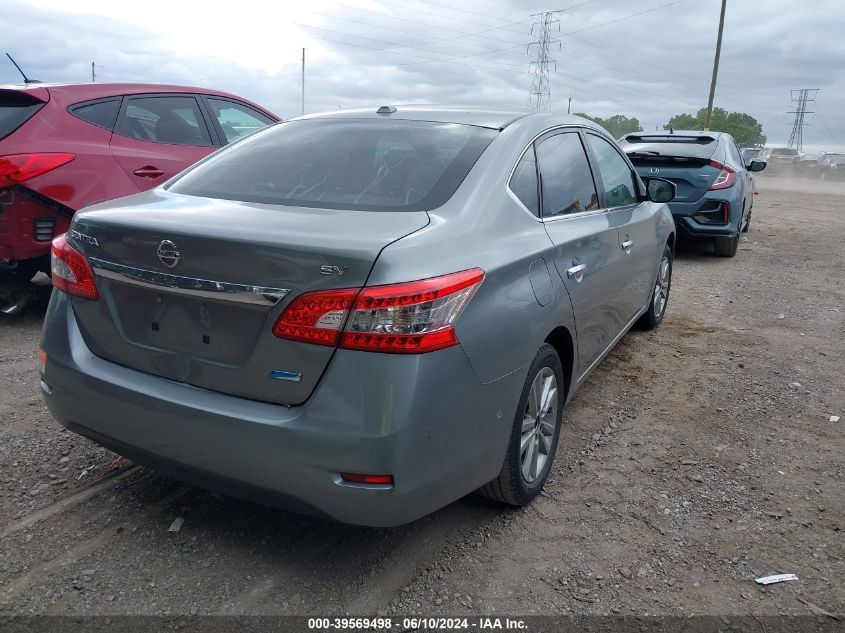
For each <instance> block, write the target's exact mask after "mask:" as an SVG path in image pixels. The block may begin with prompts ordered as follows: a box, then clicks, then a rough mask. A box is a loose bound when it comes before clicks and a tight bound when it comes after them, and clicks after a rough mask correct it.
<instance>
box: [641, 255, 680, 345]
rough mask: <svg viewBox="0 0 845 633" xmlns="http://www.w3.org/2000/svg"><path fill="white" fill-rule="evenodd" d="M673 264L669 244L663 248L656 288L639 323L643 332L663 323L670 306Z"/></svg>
mask: <svg viewBox="0 0 845 633" xmlns="http://www.w3.org/2000/svg"><path fill="white" fill-rule="evenodd" d="M672 262H673V256H672V249H671V248H669V245H668V244H667V245H666V246H664V247H663V255H661V256H660V266H659V267H658V269H657V279H656V280H655V282H654V287H653V288H652V289H651V296H650V297H649V300H648V310H647V311H646V313H645V314H643V315H642V316H641V317H640V320H639V321H637V327H638V328H639V329H641V330H653V329H654V328H656V327H657V326H658V325H660V322H661V321H663V315H665V314H666V306H668V305H669V290H670V289H671V288H672Z"/></svg>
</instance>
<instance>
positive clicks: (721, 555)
mask: <svg viewBox="0 0 845 633" xmlns="http://www.w3.org/2000/svg"><path fill="white" fill-rule="evenodd" d="M774 186H775V181H773V180H769V179H766V178H761V179H760V181H759V188H760V190H761V195H760V196H758V197H757V199H756V207H755V209H754V215H753V223H752V228H751V231H750V232H749V233H747V234H746V236H747V237H743V240H742V242H741V244H740V252H739V253H738V255H737V257H736V258H734V259H729V260H726V259H719V258H715V257H713V256H712V255H711V254H710V251H709V246H708V247H706V248H705V247H698V246H696V245H691V244H687V245H682V247H681V248H680V250H679V253H678V256H677V260H676V268H675V277H674V284H673V291H672V297H671V300H670V304H669V313H668V316H667V319H666V321H665V322H664V323H663V325H662V326H661V327H660V328H659V330H657V331H656V332H653V333H642V332H634V333H631V334H629V335H628V336H627V337H626V338H625V339H624V340H623V341H622V342H621V344H620V345H619V346H618V347H617V348H616V350H615V351H614V352H613V353H612V354H611V356H610V357H609V358H608V359H607V360H606V361H605V362H604V363H603V364H602V366H601V367H600V368H599V369H598V370H597V371H596V372H595V373H594V374H593V376H592V377H591V378H590V380H589V383H588V384H587V385H586V386H585V387H584V388H583V389H582V390H581V391H580V392H579V393H578V395H577V396H576V398H575V400H574V402H573V403H572V404H571V406H570V407H569V408H568V410H567V413H566V427H565V430H564V432H563V434H562V436H561V445H560V449H559V450H558V457H557V461H556V463H555V466H554V470H553V473H552V476H551V479H550V481H549V483H548V485H547V486H546V492H545V494H544V495H543V496H542V497H540V498H539V499H538V500H537V502H536V503H535V504H533V505H532V506H531V507H529V508H526V509H522V510H505V509H502V508H501V507H498V506H496V505H494V504H492V503H489V502H486V501H485V500H482V499H480V498H475V497H472V496H470V497H467V498H466V499H463V500H461V501H459V502H457V503H454V504H453V505H452V506H450V507H448V508H446V509H444V510H442V511H440V512H438V513H436V514H435V515H433V516H430V517H428V518H425V519H423V520H420V521H418V522H417V523H415V524H412V525H409V526H406V527H402V528H398V529H393V530H371V529H362V528H355V527H348V526H342V525H333V524H327V523H323V522H320V521H316V520H312V519H308V518H303V517H299V516H293V515H289V514H285V513H282V512H279V511H275V510H270V509H266V508H262V507H258V506H255V505H251V504H248V503H244V502H241V501H235V500H230V499H223V498H220V497H217V496H214V495H212V494H210V493H207V492H204V491H202V490H197V489H194V488H189V487H186V486H183V485H181V484H179V483H177V482H173V481H170V480H167V479H165V478H162V477H159V476H157V475H155V474H154V473H152V472H150V471H148V470H145V469H142V468H141V467H137V466H133V465H132V464H128V463H126V462H125V461H124V462H121V463H119V464H117V465H116V466H115V467H113V468H111V469H109V468H108V465H109V463H110V462H111V461H112V459H113V457H114V455H112V454H110V453H109V452H107V451H105V450H103V449H101V448H99V447H97V446H95V445H93V444H91V443H90V442H88V441H86V440H84V439H82V438H79V437H77V436H75V435H73V434H71V433H68V432H63V431H62V430H61V429H60V428H59V427H58V426H57V425H56V424H55V423H53V422H52V420H51V419H50V416H49V414H48V413H47V411H46V409H45V407H44V405H43V404H42V401H41V397H40V394H39V389H38V386H37V379H36V371H35V365H36V355H35V348H36V345H37V342H38V338H39V330H40V325H41V319H42V317H43V311H44V308H43V305H42V306H34V307H32V308H31V309H29V310H28V311H27V312H26V313H25V314H24V315H23V316H22V317H18V318H17V319H5V320H0V539H2V540H0V616H2V615H13V614H19V615H25V614H44V613H47V614H91V613H96V614H185V615H188V614H208V613H225V614H252V613H261V614H288V613H295V614H322V615H325V614H344V613H351V614H360V615H374V614H376V613H386V614H390V613H401V614H423V615H432V614H457V613H467V614H469V613H479V612H487V613H519V614H532V613H533V614H545V613H558V614H572V613H575V614H582V613H584V614H595V613H601V614H616V613H622V614H632V613H636V614H640V615H645V614H683V615H687V614H709V613H715V614H734V615H739V614H745V615H747V614H753V615H755V616H765V615H778V614H809V613H811V609H812V607H811V606H809V605H808V604H807V602H809V603H811V604H812V605H816V606H817V607H820V608H823V609H826V610H828V611H832V612H836V613H843V612H845V535H844V534H843V530H845V472H844V471H845V462H844V461H843V455H845V436H844V434H843V430H845V421H840V422H833V421H830V417H831V415H840V416H842V417H843V418H845V378H843V359H845V286H844V285H843V283H844V282H843V279H845V274H844V273H845V247H843V242H842V240H843V237H845V188H839V189H837V188H836V187H827V188H826V190H825V193H821V194H818V193H816V194H812V193H808V192H806V191H803V192H794V191H793V192H790V191H784V190H776V189H775V188H774ZM837 192H838V193H837ZM82 473H85V474H84V475H83V474H82ZM177 517H182V518H183V519H184V524H183V525H182V527H181V530H179V531H178V532H169V531H168V527H170V525H171V523H172V522H173V521H174V519H176V518H177ZM776 572H792V573H795V574H797V575H798V577H799V580H798V581H797V582H791V583H783V584H779V585H772V586H770V587H768V588H762V587H759V586H757V585H756V584H755V583H754V581H753V579H754V577H755V576H760V575H763V574H771V573H776ZM761 626H762V625H761Z"/></svg>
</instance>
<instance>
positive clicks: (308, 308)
mask: <svg viewBox="0 0 845 633" xmlns="http://www.w3.org/2000/svg"><path fill="white" fill-rule="evenodd" d="M357 294H358V289H357V288H346V289H344V290H325V291H317V292H306V293H305V294H302V295H299V296H298V297H297V298H296V299H294V300H293V301H292V302H291V304H290V305H289V306H288V307H287V308H285V311H284V312H282V314H281V316H279V319H278V320H277V321H276V324H275V325H274V326H273V334H274V335H276V336H278V337H279V338H287V339H291V340H294V341H303V342H305V343H316V344H317V345H332V346H334V345H337V342H338V339H339V338H340V329H341V328H342V327H343V323H344V322H345V321H346V315H347V314H348V313H349V308H351V307H352V302H353V301H354V300H355V296H356V295H357Z"/></svg>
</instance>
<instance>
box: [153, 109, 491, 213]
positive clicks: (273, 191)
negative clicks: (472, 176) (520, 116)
mask: <svg viewBox="0 0 845 633" xmlns="http://www.w3.org/2000/svg"><path fill="white" fill-rule="evenodd" d="M496 134H497V132H496V130H490V129H487V128H481V127H475V126H470V125H458V124H453V123H439V122H431V121H402V120H392V121H391V120H369V119H366V120H365V119H343V120H326V119H311V120H302V121H289V122H287V123H282V124H279V125H275V126H273V127H271V128H268V129H266V130H264V131H261V132H257V133H256V134H253V135H252V136H250V137H248V138H246V139H244V140H243V141H241V142H238V143H237V144H235V145H233V146H232V147H231V148H228V149H225V150H223V151H221V152H220V153H218V154H216V155H215V156H213V157H212V158H211V159H209V160H208V161H206V162H204V163H203V164H201V165H199V166H197V167H196V168H195V169H193V170H191V171H190V172H188V173H187V174H185V175H184V176H182V177H181V178H179V179H178V180H177V181H176V182H175V183H173V184H172V185H170V186H169V187H168V189H169V190H170V191H173V192H176V193H182V194H187V195H191V196H203V197H208V198H223V199H225V200H240V201H244V202H262V203H267V204H279V205H288V206H301V207H320V208H326V209H351V210H369V211H428V210H431V209H434V208H436V207H439V206H440V205H442V204H444V203H445V202H446V201H447V200H448V199H449V198H450V197H451V196H452V194H454V193H455V190H456V189H457V188H458V186H459V185H460V184H461V182H463V180H464V178H466V175H467V174H468V173H469V170H470V169H472V166H473V165H474V164H475V162H476V161H477V160H478V157H479V156H481V153H482V152H483V151H484V150H485V148H486V147H487V146H488V145H489V144H490V142H491V141H492V140H493V138H494V137H495V136H496Z"/></svg>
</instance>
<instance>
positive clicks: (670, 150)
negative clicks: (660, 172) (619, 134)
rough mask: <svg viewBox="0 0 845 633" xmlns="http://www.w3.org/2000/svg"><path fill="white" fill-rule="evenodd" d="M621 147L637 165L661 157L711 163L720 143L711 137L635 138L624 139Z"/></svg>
mask: <svg viewBox="0 0 845 633" xmlns="http://www.w3.org/2000/svg"><path fill="white" fill-rule="evenodd" d="M619 145H620V146H621V147H622V149H623V150H624V152H625V153H626V154H627V155H628V157H629V158H630V159H631V162H633V163H634V164H636V163H637V162H640V161H649V160H654V159H656V158H660V157H674V158H697V159H701V160H703V161H709V160H710V159H711V158H712V156H713V154H715V153H716V148H717V147H719V141H717V140H716V139H714V138H712V137H709V136H699V137H689V136H688V137H679V136H675V137H671V136H651V137H636V136H635V137H628V138H623V139H622V140H621V141H620V142H619Z"/></svg>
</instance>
